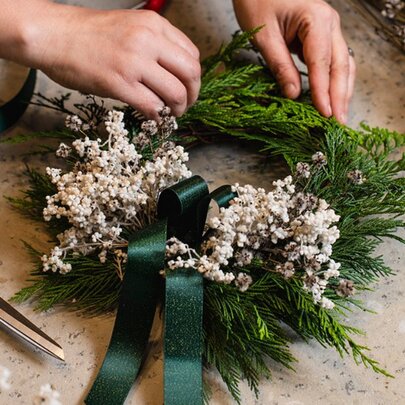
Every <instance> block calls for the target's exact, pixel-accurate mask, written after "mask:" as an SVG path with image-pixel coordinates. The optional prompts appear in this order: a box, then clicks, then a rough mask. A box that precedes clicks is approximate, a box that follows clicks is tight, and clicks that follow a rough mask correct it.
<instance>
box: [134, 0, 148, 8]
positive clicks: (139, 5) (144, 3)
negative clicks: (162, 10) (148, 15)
mask: <svg viewBox="0 0 405 405" xmlns="http://www.w3.org/2000/svg"><path fill="white" fill-rule="evenodd" d="M146 3H147V1H141V2H139V3H138V4H137V5H136V6H134V7H132V10H139V9H140V8H142V7H143V6H146Z"/></svg>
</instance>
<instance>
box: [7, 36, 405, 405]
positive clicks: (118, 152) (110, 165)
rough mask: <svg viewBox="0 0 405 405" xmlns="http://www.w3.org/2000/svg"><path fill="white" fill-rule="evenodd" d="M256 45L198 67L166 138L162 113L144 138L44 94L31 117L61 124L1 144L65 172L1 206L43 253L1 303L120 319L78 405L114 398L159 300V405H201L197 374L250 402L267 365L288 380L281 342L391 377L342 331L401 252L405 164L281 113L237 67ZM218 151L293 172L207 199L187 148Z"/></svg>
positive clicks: (251, 75) (281, 105) (379, 134)
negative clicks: (389, 257)
mask: <svg viewBox="0 0 405 405" xmlns="http://www.w3.org/2000/svg"><path fill="white" fill-rule="evenodd" d="M251 35H252V33H237V34H235V36H234V38H233V40H232V41H231V42H230V43H229V44H228V45H227V46H223V47H222V48H221V49H220V50H219V51H218V53H217V54H215V55H213V56H211V57H209V58H207V59H206V60H205V61H204V62H203V72H204V73H203V76H202V88H201V93H200V98H199V100H198V101H197V103H196V104H195V105H194V106H193V107H191V108H190V110H189V111H188V112H187V113H186V114H185V115H184V116H183V117H181V118H179V119H178V120H177V122H176V120H175V119H174V117H172V116H171V115H170V110H169V109H168V108H163V109H162V111H161V112H160V121H159V122H155V121H146V120H144V119H143V117H142V116H140V114H138V113H137V112H136V111H134V110H133V109H132V108H131V107H129V106H123V107H120V108H115V109H113V110H108V109H107V107H106V106H105V104H104V102H103V101H102V100H98V99H96V98H94V97H91V96H87V97H86V99H85V101H84V102H83V103H80V104H75V105H74V107H72V108H70V107H69V106H68V104H69V102H68V101H69V95H68V94H67V95H63V96H61V97H55V98H47V97H45V96H43V95H41V94H38V95H37V96H36V99H35V101H33V104H37V105H41V106H44V107H49V108H53V109H56V110H58V111H61V112H63V113H64V114H66V121H65V124H66V127H65V128H64V129H61V130H54V131H50V132H41V133H33V134H29V135H22V136H16V137H13V138H12V139H8V140H7V141H8V142H23V141H26V140H28V139H31V138H33V137H38V136H40V137H43V138H48V139H49V140H55V139H57V140H58V143H59V146H58V147H57V150H56V155H57V156H58V157H59V158H61V160H62V163H61V165H60V167H58V168H51V167H48V168H47V169H46V173H41V172H39V171H37V170H34V169H31V168H28V169H27V172H26V174H27V176H28V178H29V184H30V186H29V189H28V190H25V191H24V194H25V195H24V197H23V198H20V199H18V198H17V199H16V198H9V201H10V203H11V204H12V205H13V206H15V207H16V208H18V209H20V210H21V211H22V212H23V213H24V214H28V215H29V216H30V217H31V218H35V219H37V220H39V221H41V222H43V221H44V220H45V223H46V227H47V230H48V231H49V234H50V236H51V237H52V239H53V240H54V243H55V244H54V247H53V249H52V250H51V251H50V252H40V251H38V250H37V249H36V248H35V247H34V246H32V245H30V244H27V243H26V247H27V249H29V251H30V252H31V253H32V256H33V259H34V260H35V263H36V265H35V268H34V269H33V271H32V273H31V277H30V285H29V286H28V287H25V288H23V289H22V290H21V291H20V292H18V293H17V294H16V295H15V296H14V298H13V299H14V300H15V301H16V302H24V301H26V300H28V299H33V300H35V302H36V305H37V307H36V308H37V309H38V310H42V311H44V310H48V309H49V308H51V307H53V306H55V305H66V306H67V307H68V308H69V309H74V310H77V311H81V312H85V313H87V314H100V313H107V312H110V311H112V310H115V309H116V308H118V312H117V319H116V323H115V327H114V331H113V336H112V340H111V343H110V347H109V349H108V351H107V355H106V359H105V361H104V363H103V366H102V367H101V370H100V373H99V375H98V377H97V379H96V382H95V384H94V386H93V388H92V390H91V391H90V394H89V396H88V398H87V403H103V402H100V401H105V400H106V398H108V401H109V402H108V403H122V402H123V401H124V400H125V397H126V395H127V393H128V390H129V388H130V386H131V384H132V383H133V380H134V378H135V377H136V375H137V373H138V371H139V367H140V365H141V360H142V356H143V354H144V346H145V345H146V343H147V339H148V335H149V331H150V327H151V324H152V320H153V316H154V314H155V310H156V306H157V304H158V303H159V302H161V305H162V306H163V307H164V308H165V403H167V404H171V403H173V404H174V403H176V404H180V403H181V404H183V403H184V404H186V403H200V402H201V400H202V399H201V398H202V393H203V394H204V395H203V396H204V398H205V400H208V398H209V386H208V385H204V386H203V385H202V380H201V364H203V366H204V367H206V368H210V367H214V368H216V369H217V370H218V371H219V373H220V375H221V376H222V378H223V380H224V382H225V383H226V385H227V387H228V389H229V392H230V394H231V395H232V396H233V398H234V399H235V400H236V401H237V402H238V403H240V401H241V397H240V391H239V389H238V383H239V381H240V380H241V379H246V380H247V381H248V383H249V386H250V388H251V389H252V390H253V391H254V392H255V393H256V394H258V392H259V388H258V386H259V382H260V380H261V378H263V377H270V376H271V370H270V369H269V365H268V362H267V361H266V360H267V359H268V358H271V359H273V360H274V361H276V362H278V363H280V364H282V365H284V366H285V367H287V368H293V365H294V362H295V361H296V359H295V358H294V357H293V356H292V354H291V352H290V350H289V346H290V344H291V343H292V342H291V340H290V338H289V334H288V331H287V329H288V328H290V329H292V330H294V331H295V332H296V333H297V334H298V335H299V336H301V337H302V338H304V339H305V340H310V339H315V340H317V341H318V342H319V343H321V344H322V345H325V346H326V345H327V346H331V347H334V348H335V349H336V350H337V351H338V352H339V353H340V354H341V355H344V354H346V353H347V354H351V355H352V356H353V358H354V360H355V361H356V362H358V363H363V364H364V365H365V366H367V367H371V368H372V369H373V370H374V371H375V372H377V373H382V374H384V375H386V376H390V374H389V372H387V371H386V370H384V369H382V368H381V367H380V366H379V365H378V362H377V361H376V360H374V359H372V358H370V357H369V356H368V355H367V353H366V351H367V350H368V349H367V348H366V347H364V346H361V345H359V344H358V343H356V340H355V336H356V335H357V334H360V333H362V331H360V330H358V329H356V328H354V327H352V326H350V325H348V324H346V323H345V322H344V321H343V319H344V318H345V317H347V316H348V314H349V313H350V311H351V310H352V309H353V307H357V308H360V309H364V307H363V304H362V302H361V301H360V300H359V299H358V298H357V297H356V292H358V291H363V290H369V289H370V286H371V285H372V284H373V283H374V282H375V281H377V280H378V279H379V278H380V277H385V276H389V275H391V274H392V271H391V269H390V268H389V267H387V266H386V265H385V263H384V261H383V259H382V258H381V257H376V256H375V255H374V252H375V250H376V248H377V246H378V245H379V244H380V243H382V241H383V238H395V239H398V240H400V241H401V242H405V241H404V240H403V239H400V238H399V237H398V236H397V235H396V230H397V229H398V228H399V227H403V226H404V222H403V220H402V219H401V218H400V216H401V215H403V214H404V213H405V179H404V178H403V177H401V175H400V174H401V171H403V170H404V169H405V156H404V155H402V157H401V158H400V159H397V160H395V161H394V160H392V159H390V155H391V153H392V152H393V151H394V150H397V148H401V147H403V146H404V145H405V141H404V139H405V137H404V136H403V135H402V134H398V133H396V132H392V131H388V130H386V129H381V128H370V127H368V126H366V125H365V124H363V125H362V127H361V129H360V130H357V131H356V130H353V129H350V128H348V127H345V126H342V125H340V124H339V123H338V122H336V121H335V120H334V119H326V118H324V117H322V116H321V115H320V114H319V113H318V112H317V111H316V110H315V109H314V108H313V107H312V106H311V104H310V103H309V102H308V95H307V94H304V95H303V96H302V98H301V100H299V101H291V100H288V99H285V98H283V97H281V96H280V92H279V89H278V88H277V85H276V82H275V80H274V79H273V78H272V77H271V75H270V74H269V72H268V71H266V69H265V67H264V66H262V65H261V64H260V63H252V62H249V61H247V60H246V58H241V57H240V52H239V51H240V50H245V49H247V48H249V45H248V43H249V38H250V37H251ZM226 138H228V139H238V140H240V141H241V142H253V144H254V145H256V146H257V147H259V148H260V149H261V150H262V151H264V152H266V153H269V154H271V155H272V156H281V157H282V159H283V160H284V161H285V162H286V164H287V165H288V167H289V168H290V172H291V174H290V175H289V176H287V177H286V178H284V179H280V180H277V181H275V182H274V184H273V186H274V188H273V189H272V190H264V189H262V188H255V187H253V186H250V185H239V184H233V185H229V186H226V185H225V186H223V187H220V188H219V189H217V190H214V191H212V192H209V191H208V187H207V185H206V183H205V182H204V180H203V179H202V178H201V177H199V176H193V175H192V173H191V172H190V170H189V169H188V167H187V160H188V154H187V148H189V147H192V146H194V145H195V144H198V143H201V142H217V141H219V140H222V139H226ZM42 147H43V148H44V151H45V152H49V151H53V152H55V148H54V147H53V146H49V145H47V144H46V143H45V144H44V145H43V146H42ZM210 207H211V208H210ZM208 214H209V215H208ZM207 215H208V216H207ZM207 218H208V219H207ZM158 306H159V305H158Z"/></svg>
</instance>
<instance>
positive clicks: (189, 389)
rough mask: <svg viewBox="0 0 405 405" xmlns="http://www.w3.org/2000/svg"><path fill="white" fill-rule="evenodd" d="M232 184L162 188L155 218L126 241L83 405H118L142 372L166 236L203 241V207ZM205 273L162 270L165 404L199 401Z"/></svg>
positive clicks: (223, 200)
mask: <svg viewBox="0 0 405 405" xmlns="http://www.w3.org/2000/svg"><path fill="white" fill-rule="evenodd" d="M234 197H235V194H234V193H233V192H232V191H231V187H230V186H222V187H220V188H218V189H217V190H215V191H214V192H213V193H211V194H209V191H208V186H207V184H206V182H205V181H204V180H203V179H202V178H201V177H200V176H193V177H191V178H189V179H187V180H184V181H182V182H180V183H177V184H176V185H174V186H172V187H170V188H167V189H166V190H164V191H163V192H162V193H161V195H160V198H159V201H158V217H159V221H158V222H156V223H155V224H153V225H151V226H149V227H147V228H145V229H142V230H141V231H138V232H137V233H136V234H135V235H133V237H132V238H130V240H129V245H128V262H127V267H126V271H125V276H124V279H123V283H122V290H121V296H120V300H119V304H118V312H117V317H116V320H115V325H114V329H113V333H112V337H111V341H110V345H109V347H108V350H107V354H106V356H105V359H104V362H103V365H102V366H101V369H100V371H99V374H98V376H97V378H96V381H95V382H94V384H93V387H92V389H91V391H90V393H89V395H88V396H87V398H86V400H85V402H86V404H87V405H100V404H109V405H120V404H122V403H123V402H124V401H125V399H126V397H127V395H128V392H129V390H130V388H131V386H132V384H133V382H134V381H135V379H136V377H137V375H138V374H139V371H140V368H141V363H142V359H143V358H144V356H145V349H146V346H147V342H148V338H149V334H150V330H151V327H152V321H153V318H154V314H155V311H156V305H157V302H158V299H159V296H160V291H161V290H160V284H161V276H160V275H159V271H160V270H162V269H163V268H164V260H165V249H166V241H167V239H168V238H170V237H171V236H175V237H177V238H179V239H180V240H182V241H183V242H185V243H188V244H189V245H190V246H191V247H197V246H198V245H199V244H200V243H201V240H202V236H203V231H204V225H205V221H206V217H207V212H208V206H209V203H210V201H211V200H215V201H216V202H217V204H218V205H219V206H220V207H224V206H227V205H228V203H229V201H230V200H231V199H233V198H234ZM202 320H203V278H202V275H201V274H199V273H198V272H197V271H196V270H195V269H177V270H175V271H173V272H170V273H169V274H167V277H166V291H165V337H164V357H165V366H164V399H165V400H164V402H165V404H166V405H190V404H193V405H199V404H202V353H203V334H202Z"/></svg>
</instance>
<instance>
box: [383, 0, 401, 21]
mask: <svg viewBox="0 0 405 405" xmlns="http://www.w3.org/2000/svg"><path fill="white" fill-rule="evenodd" d="M404 7H405V2H404V1H403V0H387V1H385V2H384V8H383V9H382V10H381V14H382V15H383V16H384V17H386V18H389V19H394V18H395V17H396V16H397V15H398V14H399V13H400V11H401V10H402V9H403V8H404Z"/></svg>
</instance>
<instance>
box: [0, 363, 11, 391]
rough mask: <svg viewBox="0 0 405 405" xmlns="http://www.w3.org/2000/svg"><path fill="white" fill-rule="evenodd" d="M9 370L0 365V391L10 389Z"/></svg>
mask: <svg viewBox="0 0 405 405" xmlns="http://www.w3.org/2000/svg"><path fill="white" fill-rule="evenodd" d="M10 375H11V373H10V370H9V369H8V368H6V367H3V366H0V392H2V391H7V390H9V389H10V383H9V381H8V380H9V378H10Z"/></svg>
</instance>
